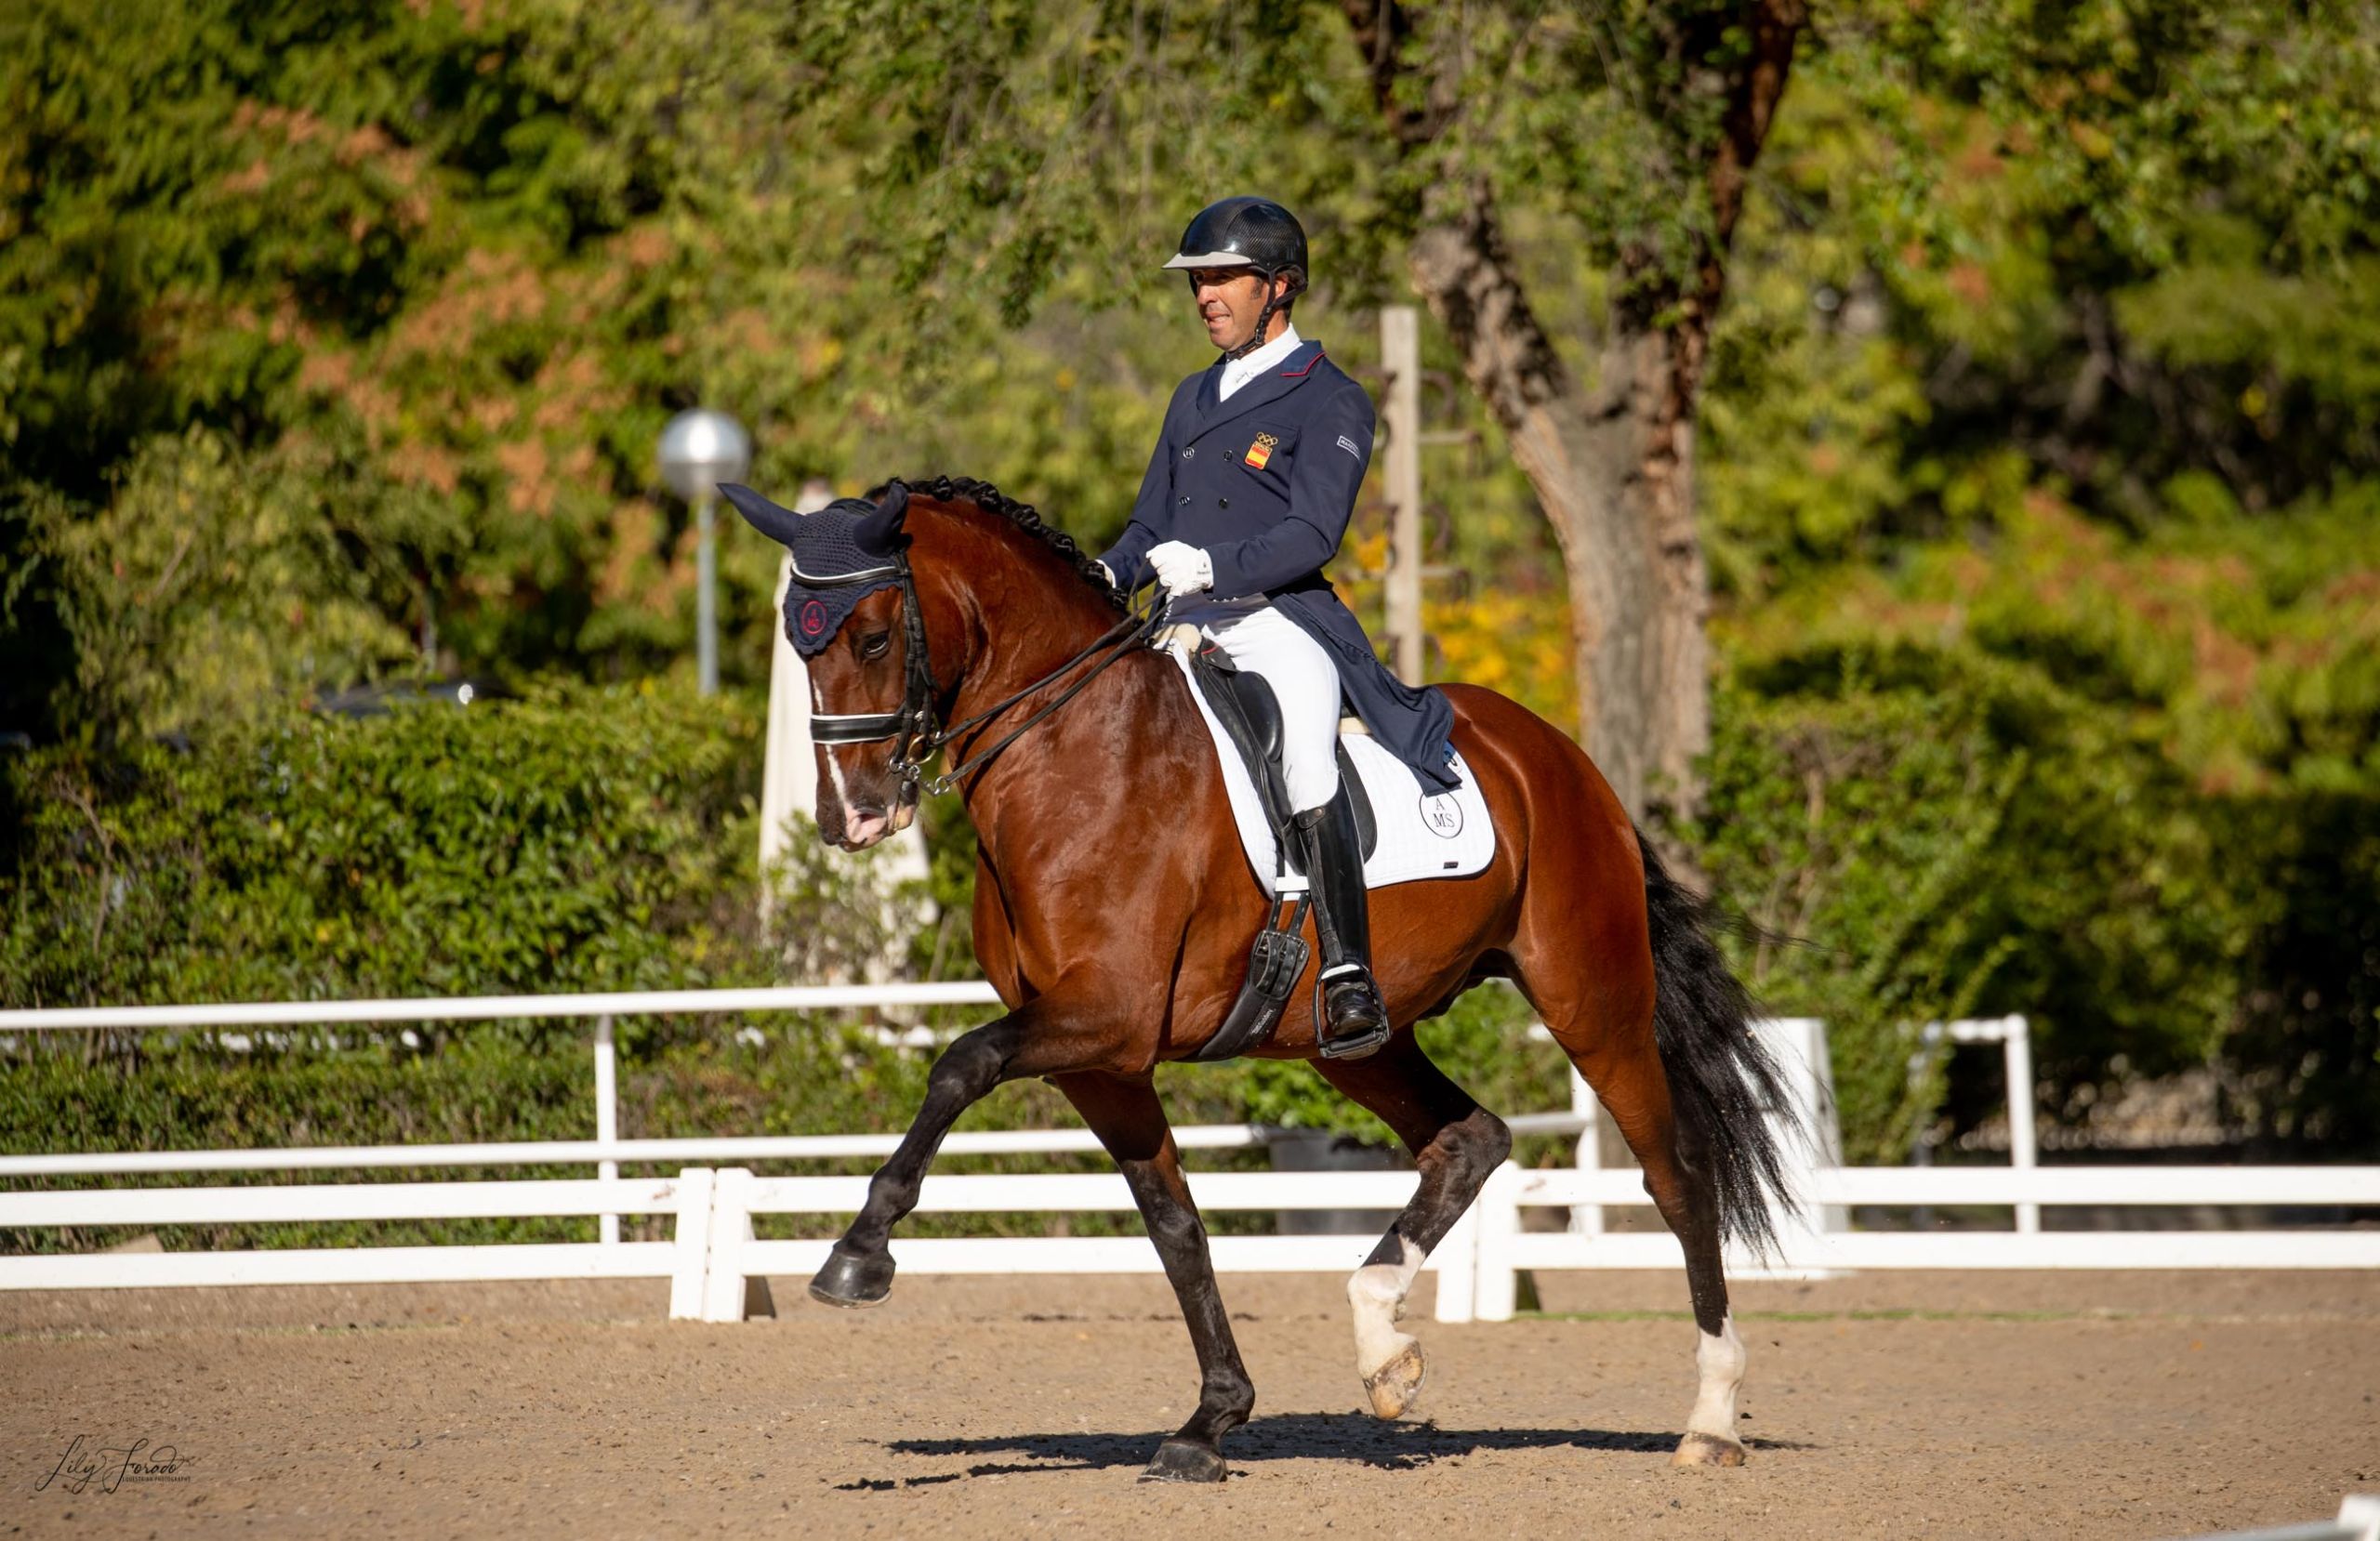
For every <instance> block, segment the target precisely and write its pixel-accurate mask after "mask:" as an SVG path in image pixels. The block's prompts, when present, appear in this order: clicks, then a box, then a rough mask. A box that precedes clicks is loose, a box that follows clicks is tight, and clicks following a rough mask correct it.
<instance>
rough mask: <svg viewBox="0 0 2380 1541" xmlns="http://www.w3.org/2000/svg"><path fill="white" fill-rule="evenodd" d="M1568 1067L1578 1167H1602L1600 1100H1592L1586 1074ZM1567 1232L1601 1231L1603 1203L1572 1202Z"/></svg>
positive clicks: (1588, 1169) (1597, 1169) (1592, 1091)
mask: <svg viewBox="0 0 2380 1541" xmlns="http://www.w3.org/2000/svg"><path fill="white" fill-rule="evenodd" d="M1569 1071H1570V1111H1571V1112H1572V1113H1576V1114H1578V1115H1579V1117H1580V1120H1581V1121H1582V1123H1581V1126H1580V1129H1579V1154H1578V1164H1579V1170H1580V1171H1581V1172H1600V1171H1602V1170H1603V1104H1602V1103H1601V1102H1600V1101H1598V1100H1596V1098H1595V1089H1594V1087H1591V1086H1589V1085H1587V1078H1586V1077H1585V1076H1583V1075H1581V1074H1580V1073H1579V1067H1578V1066H1576V1065H1572V1066H1570V1067H1569ZM1570 1233H1571V1234H1572V1235H1574V1236H1600V1235H1602V1234H1603V1205H1600V1204H1574V1205H1571V1206H1570Z"/></svg>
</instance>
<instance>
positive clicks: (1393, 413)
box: [1380, 305, 1421, 685]
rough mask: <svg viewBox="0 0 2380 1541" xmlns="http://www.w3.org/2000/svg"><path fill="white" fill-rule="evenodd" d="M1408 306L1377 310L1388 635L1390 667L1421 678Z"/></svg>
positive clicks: (1417, 382) (1416, 349)
mask: <svg viewBox="0 0 2380 1541" xmlns="http://www.w3.org/2000/svg"><path fill="white" fill-rule="evenodd" d="M1380 356H1381V363H1382V366H1383V367H1384V368H1385V369H1386V370H1387V371H1388V399H1387V401H1386V402H1385V403H1383V404H1384V405H1385V406H1386V408H1387V412H1386V414H1385V415H1386V418H1387V426H1388V507H1389V529H1388V583H1387V589H1388V594H1387V599H1388V635H1389V639H1390V641H1391V642H1392V643H1393V644H1394V646H1395V650H1396V672H1397V675H1398V677H1399V678H1402V679H1404V681H1405V682H1406V683H1407V684H1408V685H1418V684H1420V683H1421V320H1420V318H1419V316H1418V315H1417V314H1416V313H1415V311H1414V310H1413V307H1411V306H1410V305H1386V306H1382V308H1381V312H1380Z"/></svg>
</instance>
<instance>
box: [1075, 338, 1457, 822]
mask: <svg viewBox="0 0 2380 1541" xmlns="http://www.w3.org/2000/svg"><path fill="white" fill-rule="evenodd" d="M1222 377H1223V369H1222V366H1221V365H1220V364H1218V365H1216V366H1214V367H1212V368H1209V369H1206V370H1202V371H1200V372H1199V373H1198V374H1196V375H1191V376H1190V377H1189V378H1188V379H1186V380H1184V381H1183V382H1182V384H1181V385H1180V386H1179V387H1178V388H1176V389H1175V390H1174V392H1173V401H1172V402H1171V403H1170V405H1168V406H1167V408H1166V411H1165V429H1164V431H1163V432H1162V433H1160V434H1159V435H1158V436H1157V453H1156V454H1153V455H1151V456H1150V458H1149V468H1148V474H1147V475H1145V476H1144V477H1143V478H1142V479H1141V495H1140V497H1139V499H1138V500H1137V501H1136V502H1134V504H1133V505H1132V518H1131V523H1129V524H1127V525H1126V526H1125V529H1124V534H1123V537H1122V538H1121V539H1119V540H1118V541H1117V543H1116V544H1115V546H1113V547H1110V548H1109V549H1108V551H1107V552H1106V554H1105V555H1104V556H1103V557H1101V558H1100V560H1102V561H1104V562H1105V563H1106V564H1107V570H1108V571H1109V572H1111V573H1115V574H1116V582H1117V585H1118V586H1121V587H1122V588H1124V589H1125V590H1126V591H1127V592H1130V591H1131V590H1132V589H1134V588H1137V587H1139V586H1141V585H1142V584H1144V583H1146V582H1148V581H1149V580H1150V578H1151V576H1152V575H1153V574H1152V573H1151V572H1150V570H1149V567H1148V563H1147V560H1146V559H1147V556H1148V552H1149V549H1150V547H1155V546H1157V545H1158V544H1160V543H1162V542H1164V541H1169V540H1178V541H1181V542H1183V544H1185V545H1188V546H1193V547H1197V548H1198V549H1200V550H1203V551H1205V552H1206V553H1207V555H1208V557H1209V559H1210V560H1212V562H1213V563H1214V569H1215V588H1214V592H1215V597H1216V598H1218V599H1245V598H1249V597H1251V596H1254V595H1260V594H1261V595H1263V597H1264V598H1266V599H1270V600H1271V601H1272V602H1273V606H1274V608H1275V609H1276V610H1278V611H1279V612H1281V613H1282V614H1284V615H1286V616H1288V617H1289V619H1290V620H1291V621H1293V622H1295V623H1296V624H1297V625H1298V626H1299V627H1300V628H1302V630H1303V631H1304V632H1305V633H1306V634H1307V635H1308V636H1310V637H1312V638H1314V639H1315V640H1316V641H1318V642H1320V643H1321V644H1322V646H1323V649H1324V651H1325V652H1329V655H1330V657H1331V660H1332V661H1333V662H1334V663H1336V664H1337V665H1339V679H1340V684H1341V686H1342V689H1344V690H1345V691H1346V694H1347V700H1348V702H1349V704H1350V705H1353V706H1354V707H1355V715H1356V716H1357V717H1360V718H1363V719H1364V724H1365V726H1367V727H1368V728H1369V729H1370V730H1371V733H1372V737H1373V739H1374V740H1375V741H1377V742H1378V743H1379V744H1380V745H1381V747H1382V748H1383V749H1386V750H1387V751H1388V752H1389V753H1391V754H1393V755H1395V757H1397V758H1399V759H1401V760H1403V761H1404V762H1405V763H1406V764H1407V765H1409V766H1411V767H1412V768H1413V772H1414V774H1416V775H1417V776H1419V777H1421V784H1422V786H1423V788H1424V789H1425V790H1428V791H1445V790H1450V789H1452V788H1453V787H1454V786H1455V785H1456V784H1457V783H1456V779H1455V776H1454V773H1453V771H1451V770H1450V769H1449V768H1448V761H1449V760H1451V759H1452V758H1453V756H1454V745H1453V742H1452V734H1453V731H1454V708H1453V706H1452V705H1449V704H1448V701H1447V698H1446V697H1445V695H1443V694H1442V693H1440V692H1439V691H1435V690H1433V689H1431V688H1430V687H1428V686H1414V685H1408V684H1407V683H1406V682H1405V681H1403V680H1401V679H1399V678H1396V676H1395V674H1393V673H1391V672H1390V671H1389V668H1388V666H1387V665H1384V664H1382V662H1381V661H1380V658H1379V656H1378V655H1377V654H1375V653H1374V652H1372V645H1371V639H1369V637H1367V636H1365V634H1364V627H1363V623H1361V622H1359V621H1357V620H1356V619H1355V612H1352V611H1350V610H1349V609H1348V608H1347V607H1346V605H1345V604H1344V603H1342V601H1341V600H1340V598H1339V595H1338V592H1337V591H1336V590H1335V589H1333V588H1332V587H1331V586H1330V580H1329V579H1328V578H1325V577H1324V576H1323V575H1322V568H1323V564H1324V563H1326V562H1328V561H1329V560H1330V559H1331V558H1332V557H1333V556H1334V555H1336V554H1337V552H1338V550H1339V543H1340V541H1341V540H1342V538H1344V536H1345V535H1346V533H1347V520H1348V519H1349V517H1350V516H1351V515H1353V514H1354V512H1355V492H1356V489H1357V488H1359V487H1360V486H1361V485H1362V484H1363V480H1364V472H1365V470H1366V468H1369V466H1370V464H1371V457H1372V423H1373V416H1372V402H1371V398H1370V397H1369V395H1367V394H1365V391H1364V388H1363V387H1362V386H1360V385H1357V384H1356V383H1355V381H1354V380H1353V379H1351V378H1349V377H1348V375H1347V373H1346V372H1345V371H1344V370H1342V369H1341V368H1340V367H1339V366H1338V365H1337V364H1334V363H1332V362H1330V361H1329V359H1326V358H1324V357H1323V356H1322V345H1321V344H1320V343H1316V342H1308V343H1305V344H1303V345H1302V346H1301V347H1299V348H1298V349H1296V350H1295V351H1293V352H1292V353H1290V355H1289V357H1288V358H1287V359H1286V360H1284V361H1283V362H1282V363H1281V366H1280V368H1278V369H1276V370H1275V371H1274V372H1272V373H1271V374H1268V375H1258V376H1257V377H1256V378H1255V379H1253V380H1250V381H1249V382H1248V383H1247V384H1246V385H1243V386H1241V387H1240V388H1239V389H1237V390H1236V391H1234V392H1232V395H1231V398H1230V399H1229V400H1228V401H1218V400H1217V391H1216V386H1217V383H1218V382H1219V381H1220V380H1221V379H1222Z"/></svg>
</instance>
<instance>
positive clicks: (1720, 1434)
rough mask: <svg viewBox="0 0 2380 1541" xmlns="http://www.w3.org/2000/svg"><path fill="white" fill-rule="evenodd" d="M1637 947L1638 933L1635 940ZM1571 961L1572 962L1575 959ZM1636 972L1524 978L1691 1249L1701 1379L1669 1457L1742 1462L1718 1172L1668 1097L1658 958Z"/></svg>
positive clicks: (1587, 952) (1740, 1366)
mask: <svg viewBox="0 0 2380 1541" xmlns="http://www.w3.org/2000/svg"><path fill="white" fill-rule="evenodd" d="M1638 947H1639V948H1640V949H1641V947H1642V942H1641V941H1640V942H1639V943H1638ZM1598 955H1599V956H1602V957H1604V958H1605V959H1606V960H1607V962H1608V960H1609V959H1610V958H1611V957H1612V956H1614V955H1615V954H1614V953H1601V952H1599V951H1598V950H1597V949H1594V948H1585V949H1581V950H1580V954H1578V955H1575V958H1576V960H1578V961H1583V959H1584V958H1586V957H1591V956H1598ZM1616 955H1618V956H1621V957H1625V956H1627V952H1626V950H1624V949H1623V950H1619V951H1618V952H1617V953H1616ZM1573 966H1574V967H1575V962H1574V965H1573ZM1630 973H1631V971H1630V970H1628V969H1625V968H1610V969H1608V971H1607V973H1606V974H1605V975H1604V976H1603V977H1601V978H1599V979H1597V980H1595V981H1592V983H1590V982H1589V981H1576V983H1577V984H1578V986H1579V987H1578V988H1575V989H1566V988H1561V987H1559V986H1557V985H1554V984H1550V983H1549V981H1547V980H1546V979H1545V978H1544V977H1543V971H1540V973H1539V974H1537V975H1536V976H1535V977H1532V976H1531V975H1530V974H1529V973H1528V972H1527V963H1526V962H1524V964H1523V978H1522V981H1521V982H1522V986H1523V988H1524V990H1526V991H1527V994H1528V995H1529V998H1530V1000H1531V1001H1532V1002H1534V1003H1535V1005H1536V1006H1537V1008H1538V1010H1539V1011H1540V1013H1541V1014H1542V1015H1543V1016H1544V1018H1545V1025H1546V1029H1547V1031H1549V1032H1550V1033H1552V1034H1553V1035H1554V1041H1555V1042H1556V1043H1558V1044H1560V1045H1561V1046H1562V1048H1563V1051H1564V1052H1565V1053H1567V1055H1569V1057H1570V1062H1571V1063H1572V1064H1574V1065H1576V1066H1578V1067H1579V1073H1580V1074H1581V1075H1583V1076H1585V1077H1586V1078H1587V1084H1588V1085H1589V1086H1591V1087H1593V1088H1594V1089H1595V1095H1596V1096H1597V1097H1599V1098H1601V1099H1602V1100H1603V1105H1604V1107H1605V1108H1606V1109H1607V1110H1608V1111H1609V1112H1610V1113H1611V1117H1612V1122H1613V1123H1614V1124H1616V1125H1618V1126H1619V1127H1620V1133H1621V1135H1623V1136H1624V1137H1626V1139H1627V1140H1628V1148H1629V1149H1630V1150H1631V1151H1633V1152H1635V1155H1636V1160H1637V1162H1638V1164H1639V1165H1641V1166H1643V1167H1644V1169H1645V1192H1646V1193H1647V1194H1649V1195H1651V1197H1652V1200H1653V1205H1654V1206H1655V1207H1656V1208H1658V1209H1659V1211H1660V1213H1661V1218H1662V1219H1663V1220H1665V1221H1667V1222H1668V1224H1669V1228H1670V1230H1671V1231H1672V1232H1673V1234H1675V1235H1676V1237H1677V1239H1678V1245H1680V1246H1681V1247H1682V1248H1684V1250H1685V1252H1686V1292H1687V1294H1688V1296H1689V1297H1691V1298H1692V1300H1693V1303H1694V1322H1695V1325H1696V1326H1697V1327H1698V1328H1699V1330H1700V1334H1701V1336H1700V1337H1699V1340H1698V1342H1697V1344H1696V1348H1695V1355H1694V1363H1695V1369H1696V1372H1697V1376H1698V1378H1699V1390H1698V1391H1697V1393H1696V1396H1695V1400H1694V1410H1693V1412H1692V1413H1690V1414H1689V1415H1688V1416H1687V1417H1686V1435H1685V1437H1684V1438H1683V1439H1681V1440H1680V1441H1679V1442H1678V1447H1677V1454H1676V1455H1674V1456H1673V1458H1672V1464H1673V1465H1677V1466H1741V1465H1742V1464H1743V1459H1744V1447H1743V1442H1742V1441H1741V1440H1740V1439H1739V1438H1738V1437H1737V1434H1736V1393H1737V1392H1738V1391H1739V1390H1740V1389H1741V1387H1742V1385H1743V1378H1744V1346H1743V1340H1742V1339H1741V1338H1740V1337H1737V1335H1736V1324H1735V1318H1734V1317H1733V1316H1731V1315H1730V1314H1729V1313H1728V1311H1727V1279H1726V1272H1725V1271H1724V1269H1723V1268H1722V1266H1721V1261H1720V1246H1719V1199H1718V1190H1717V1187H1716V1185H1715V1184H1714V1182H1713V1181H1712V1153H1711V1149H1710V1141H1709V1139H1708V1138H1707V1137H1706V1136H1705V1134H1704V1133H1703V1131H1701V1130H1699V1128H1696V1127H1694V1126H1691V1124H1690V1122H1689V1121H1687V1120H1684V1119H1681V1118H1680V1117H1678V1115H1677V1112H1676V1110H1675V1108H1674V1106H1673V1102H1672V1100H1671V1096H1670V1083H1669V1076H1668V1073H1667V1070H1666V1069H1665V1067H1664V1066H1663V1064H1662V1062H1661V1056H1660V1050H1659V1047H1658V1046H1657V1043H1656V1040H1655V1038H1654V1034H1653V981H1652V960H1651V958H1650V957H1649V956H1646V958H1645V959H1644V978H1643V981H1642V984H1643V988H1642V990H1641V993H1640V992H1639V991H1637V990H1634V989H1630V988H1623V987H1621V984H1622V981H1626V980H1627V979H1628V978H1629V976H1630Z"/></svg>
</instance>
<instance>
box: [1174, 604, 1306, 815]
mask: <svg viewBox="0 0 2380 1541" xmlns="http://www.w3.org/2000/svg"><path fill="white" fill-rule="evenodd" d="M1172 618H1173V619H1174V620H1176V621H1180V622H1184V623H1187V624H1188V625H1191V626H1197V628H1198V630H1199V632H1200V633H1201V634H1202V635H1204V636H1205V637H1207V638H1208V639H1210V641H1212V642H1213V643H1214V644H1215V645H1216V646H1217V647H1219V648H1221V649H1223V652H1226V653H1228V654H1229V655H1230V657H1231V661H1232V662H1233V663H1234V664H1236V665H1238V666H1239V667H1240V668H1243V669H1245V670H1247V671H1248V672H1249V673H1250V674H1258V675H1263V677H1264V682H1265V683H1266V684H1267V685H1270V686H1272V687H1273V696H1274V699H1275V700H1276V701H1278V702H1279V703H1280V704H1281V780H1282V781H1283V783H1285V784H1286V785H1287V789H1288V791H1289V811H1290V812H1292V813H1302V812H1304V811H1305V810H1308V809H1310V808H1320V807H1321V806H1322V805H1323V804H1324V803H1327V802H1329V800H1330V799H1331V798H1332V797H1336V796H1337V795H1338V792H1339V761H1338V758H1337V754H1338V748H1339V694H1340V691H1339V669H1338V666H1337V665H1334V664H1332V663H1331V662H1330V655H1329V653H1327V652H1323V651H1322V644H1321V643H1319V642H1317V641H1316V640H1315V639H1313V638H1311V637H1309V636H1307V635H1306V634H1305V633H1304V632H1303V631H1302V630H1300V629H1299V628H1298V624H1297V623H1296V622H1295V621H1292V620H1290V619H1289V617H1288V616H1286V615H1284V614H1282V613H1281V612H1279V611H1277V610H1275V609H1274V608H1273V607H1272V605H1271V604H1270V603H1269V602H1267V601H1266V600H1265V599H1263V598H1261V597H1260V598H1255V599H1212V598H1209V597H1206V596H1203V595H1200V596H1193V597H1191V598H1189V599H1185V600H1183V602H1182V603H1181V604H1180V605H1178V606H1177V608H1176V609H1175V610H1174V612H1173V616H1172Z"/></svg>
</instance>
